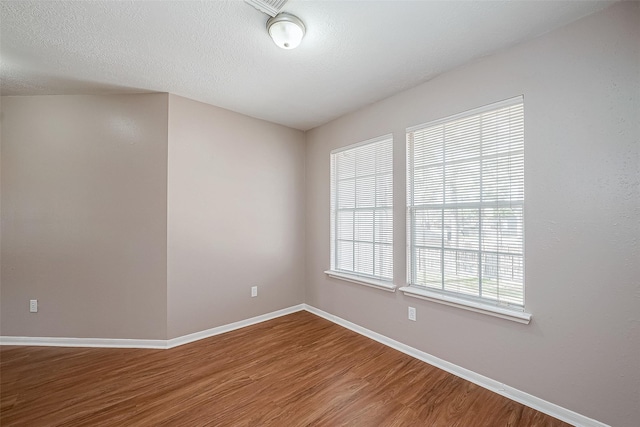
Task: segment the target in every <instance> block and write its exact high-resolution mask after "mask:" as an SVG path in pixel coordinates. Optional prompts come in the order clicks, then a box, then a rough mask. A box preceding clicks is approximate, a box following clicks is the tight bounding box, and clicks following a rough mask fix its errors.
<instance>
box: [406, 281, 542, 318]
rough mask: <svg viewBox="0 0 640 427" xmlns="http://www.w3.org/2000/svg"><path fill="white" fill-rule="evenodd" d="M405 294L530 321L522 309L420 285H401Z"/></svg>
mask: <svg viewBox="0 0 640 427" xmlns="http://www.w3.org/2000/svg"><path fill="white" fill-rule="evenodd" d="M399 289H400V291H402V292H403V293H404V294H405V295H406V296H408V297H413V298H419V299H424V300H427V301H431V302H436V303H439V304H444V305H448V306H451V307H457V308H461V309H463V310H469V311H474V312H476V313H482V314H487V315H489V316H494V317H499V318H501V319H507V320H511V321H514V322H518V323H523V324H525V325H528V324H529V322H531V318H532V315H531V314H530V313H527V312H524V311H516V310H514V309H509V308H503V307H500V306H497V305H490V304H485V303H483V302H480V301H473V300H470V299H469V300H467V299H465V298H461V297H458V296H454V295H450V294H445V293H441V292H437V291H430V290H428V289H426V288H423V287H420V286H403V287H401V288H399Z"/></svg>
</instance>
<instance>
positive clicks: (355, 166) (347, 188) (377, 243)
mask: <svg viewBox="0 0 640 427" xmlns="http://www.w3.org/2000/svg"><path fill="white" fill-rule="evenodd" d="M326 273H327V274H328V275H330V276H333V277H338V278H342V279H347V280H352V281H356V282H359V283H363V284H367V285H373V286H377V287H381V288H387V289H389V290H392V289H395V287H394V286H393V284H392V283H391V282H392V281H393V138H392V136H391V135H386V136H383V137H380V138H376V139H372V140H368V141H364V142H362V143H360V144H355V145H351V146H348V147H344V148H341V149H337V150H334V151H332V152H331V270H329V271H327V272H326Z"/></svg>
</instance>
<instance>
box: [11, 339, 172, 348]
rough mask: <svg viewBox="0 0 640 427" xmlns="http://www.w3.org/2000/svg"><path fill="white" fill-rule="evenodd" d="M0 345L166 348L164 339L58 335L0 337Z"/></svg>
mask: <svg viewBox="0 0 640 427" xmlns="http://www.w3.org/2000/svg"><path fill="white" fill-rule="evenodd" d="M0 345H27V346H46V347H102V348H155V349H164V348H167V341H166V340H135V339H119V338H58V337H9V336H4V337H0Z"/></svg>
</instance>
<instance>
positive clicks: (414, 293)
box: [400, 96, 531, 324]
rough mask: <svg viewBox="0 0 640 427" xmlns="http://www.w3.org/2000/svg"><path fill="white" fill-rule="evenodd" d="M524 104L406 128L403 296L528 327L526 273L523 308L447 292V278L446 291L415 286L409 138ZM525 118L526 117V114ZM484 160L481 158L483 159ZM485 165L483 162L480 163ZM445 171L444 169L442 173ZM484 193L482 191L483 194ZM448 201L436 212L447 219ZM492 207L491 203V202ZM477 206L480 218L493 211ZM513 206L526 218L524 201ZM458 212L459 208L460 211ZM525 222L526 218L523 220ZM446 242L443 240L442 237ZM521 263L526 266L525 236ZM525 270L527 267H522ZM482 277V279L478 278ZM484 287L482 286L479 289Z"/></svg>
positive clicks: (495, 106)
mask: <svg viewBox="0 0 640 427" xmlns="http://www.w3.org/2000/svg"><path fill="white" fill-rule="evenodd" d="M519 104H522V105H523V106H524V97H523V96H518V97H515V98H511V99H507V100H504V101H500V102H497V103H493V104H490V105H486V106H483V107H480V108H476V109H473V110H469V111H465V112H463V113H460V114H456V115H453V116H449V117H445V118H443V119H439V120H435V121H432V122H428V123H425V124H421V125H417V126H412V127H410V128H407V130H406V132H407V211H406V212H407V218H406V219H407V286H405V287H401V288H400V290H401V291H402V292H404V294H405V295H407V296H411V297H416V298H421V299H425V300H428V301H433V302H437V303H441V304H445V305H449V306H454V307H458V308H463V309H466V310H471V311H475V312H479V313H484V314H489V315H492V316H495V317H500V318H504V319H508V320H513V321H516V322H519V323H525V324H528V323H529V322H530V320H531V314H529V313H526V312H525V311H524V290H525V289H524V272H523V277H522V280H523V282H522V283H523V285H522V286H523V290H522V292H523V295H522V298H523V303H522V306H519V305H510V304H505V303H503V302H500V301H498V302H496V301H491V300H489V299H487V298H483V297H480V296H478V297H476V296H470V295H465V294H463V293H458V292H451V291H448V290H444V276H443V279H442V280H443V289H435V288H432V287H427V286H423V285H419V284H417V283H416V282H415V279H414V276H415V271H414V262H413V260H414V258H415V256H416V255H415V251H416V250H417V247H416V246H415V243H414V241H415V240H414V236H413V234H414V231H413V230H414V228H415V226H414V221H415V219H414V216H413V215H414V206H416V205H415V204H414V200H413V198H412V197H413V196H412V194H413V193H414V189H413V188H412V186H413V178H414V168H413V163H414V159H413V147H412V145H411V140H410V137H411V135H412V134H413V132H415V131H421V130H426V129H430V128H434V127H437V126H442V125H446V124H450V123H453V122H456V121H457V120H461V119H464V118H470V117H473V116H477V115H480V114H483V113H487V112H491V111H494V110H498V109H501V108H505V107H510V106H516V105H519ZM523 114H524V113H523ZM443 150H445V151H444V152H445V153H446V148H444V147H443ZM522 150H524V143H523V145H522ZM480 156H481V157H480V158H482V154H481V155H480ZM480 162H481V163H480V164H482V160H481V161H480ZM442 165H443V167H445V165H446V163H443V164H442ZM443 170H444V169H443ZM480 176H481V177H482V176H483V175H482V169H480ZM438 183H440V181H438ZM442 185H443V186H444V185H445V184H444V181H442ZM442 191H445V187H443V190H442ZM480 191H482V190H480ZM445 202H446V200H444V199H443V200H442V207H441V208H436V210H437V209H442V211H443V215H444V211H445V209H446V208H445V206H446V205H445V204H444V203H445ZM489 203H491V202H489ZM476 204H477V206H474V208H475V209H478V215H480V218H481V212H482V209H485V206H486V208H488V207H490V205H489V206H487V205H485V204H484V203H483V202H482V201H480V202H478V203H476ZM514 205H516V206H519V207H520V208H521V209H522V210H523V215H524V199H522V200H520V201H516V202H514ZM458 209H459V208H458ZM523 218H524V216H523ZM523 226H524V219H523ZM442 233H444V225H443V226H442ZM481 234H482V231H481V227H480V225H479V226H478V235H479V239H481V238H482V237H481ZM443 239H444V237H443ZM445 249H446V247H445V244H444V240H442V245H441V248H440V250H441V251H443V252H441V262H444V260H443V259H442V256H444V251H445ZM477 253H478V262H479V263H481V257H482V254H483V251H482V248H481V247H480V248H478V250H477ZM486 253H491V252H486ZM522 260H523V261H522V262H523V264H524V232H523V234H522ZM478 265H479V267H478V274H481V270H480V265H481V264H478ZM443 268H444V267H441V268H440V271H441V274H444V269H443ZM523 268H524V266H523ZM479 277H480V276H479ZM480 286H481V285H480Z"/></svg>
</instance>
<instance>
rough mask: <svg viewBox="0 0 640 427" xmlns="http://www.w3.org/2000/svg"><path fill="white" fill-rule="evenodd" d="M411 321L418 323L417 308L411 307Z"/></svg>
mask: <svg viewBox="0 0 640 427" xmlns="http://www.w3.org/2000/svg"><path fill="white" fill-rule="evenodd" d="M409 320H413V321H414V322H415V321H416V308H415V307H409Z"/></svg>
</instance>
